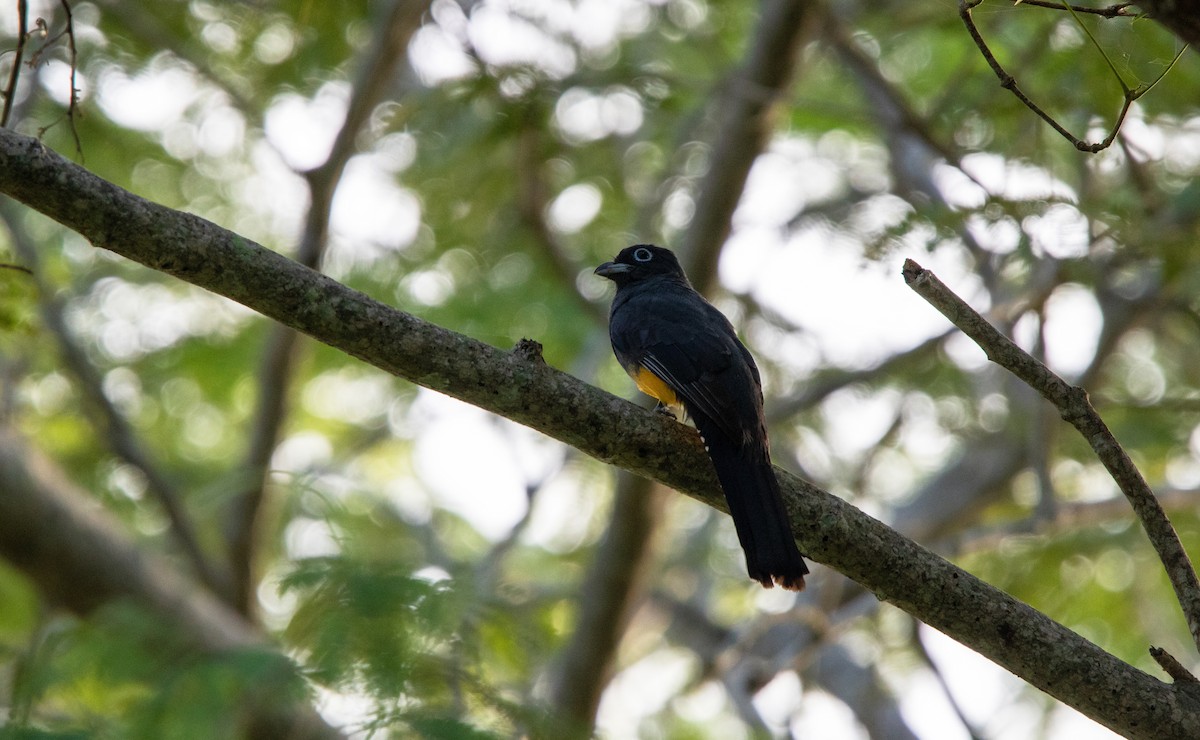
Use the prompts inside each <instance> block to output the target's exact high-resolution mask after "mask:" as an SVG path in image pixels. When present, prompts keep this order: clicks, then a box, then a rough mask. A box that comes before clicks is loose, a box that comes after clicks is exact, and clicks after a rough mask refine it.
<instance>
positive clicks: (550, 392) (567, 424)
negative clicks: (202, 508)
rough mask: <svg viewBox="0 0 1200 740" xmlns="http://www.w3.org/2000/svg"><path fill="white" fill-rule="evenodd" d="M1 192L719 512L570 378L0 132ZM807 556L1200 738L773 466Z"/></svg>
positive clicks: (697, 468)
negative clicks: (388, 303) (378, 298)
mask: <svg viewBox="0 0 1200 740" xmlns="http://www.w3.org/2000/svg"><path fill="white" fill-rule="evenodd" d="M0 193H5V194H7V195H9V196H11V197H13V198H16V199H17V200H20V201H22V202H24V203H26V204H27V205H29V206H31V207H33V208H35V209H36V210H39V211H41V212H42V213H44V214H45V215H47V216H49V217H50V218H53V219H54V220H56V221H58V222H59V223H61V224H63V225H65V226H67V227H68V228H71V229H74V230H75V231H78V232H79V233H80V234H82V235H83V236H84V237H85V238H87V239H89V240H90V241H91V242H92V243H93V244H94V245H96V246H97V247H101V248H104V249H109V250H112V251H114V252H116V253H118V254H121V255H123V256H125V257H127V258H129V259H131V260H134V261H136V262H139V263H141V264H143V265H146V266H147V267H150V268H152V269H155V270H159V271H162V272H165V273H167V274H170V275H174V276H175V277H178V278H179V279H181V280H186V281H188V282H191V283H193V284H195V285H198V286H200V287H204V288H206V289H208V290H212V291H214V292H216V293H219V294H221V295H224V296H226V297H228V298H231V299H233V300H235V301H237V302H239V303H242V304H243V305H245V306H248V307H249V308H251V309H253V310H256V311H259V312H260V313H263V314H264V315H266V316H269V317H271V318H273V319H276V320H278V321H280V322H283V323H286V324H287V325H289V326H291V327H292V328H295V329H297V330H299V331H302V332H305V333H307V334H309V335H310V336H312V337H314V338H315V339H317V340H319V341H322V342H325V343H326V344H329V345H330V346H332V347H336V348H338V349H341V350H342V351H344V352H346V353H348V354H350V355H352V356H354V357H357V358H359V359H362V360H364V361H366V362H368V363H370V364H372V365H374V366H376V367H378V368H380V369H382V370H385V371H387V372H390V373H393V374H395V375H398V376H400V377H403V378H406V379H408V380H411V381H413V382H415V383H418V384H420V385H422V386H425V387H427V388H430V389H432V390H436V391H439V392H442V393H445V394H447V395H450V396H453V397H455V398H458V399H460V400H463V401H466V402H467V403H471V404H473V405H476V406H479V407H480V408H483V409H486V410H489V411H491V412H493V413H496V414H500V415H502V416H505V417H507V418H509V419H512V420H513V421H516V422H518V423H521V424H525V425H526V426H529V427H531V428H533V429H536V430H538V431H540V432H542V433H544V434H546V435H548V436H551V437H554V438H555V439H558V440H559V441H561V442H564V443H565V444H568V445H571V446H573V447H576V448H578V449H579V450H580V451H582V452H585V453H587V454H588V455H591V456H592V457H595V458H596V459H598V460H600V461H602V462H607V463H611V464H613V465H616V466H619V467H622V468H625V469H627V470H630V471H632V472H634V473H637V474H638V475H642V476H646V477H649V478H653V479H655V480H658V481H660V482H662V483H663V484H665V485H667V486H670V487H671V488H674V489H676V490H677V491H680V492H682V493H685V494H687V495H690V496H692V497H694V498H696V499H698V500H700V501H702V502H704V503H706V504H708V505H710V506H713V507H715V508H718V509H721V510H725V504H724V500H723V496H722V495H721V491H720V487H719V485H718V483H717V481H716V478H715V475H714V474H713V472H712V466H711V465H710V464H708V462H707V457H706V456H705V453H704V449H703V446H702V445H701V443H700V440H699V438H698V437H697V436H696V434H695V433H694V431H692V430H691V429H689V428H687V427H685V426H684V425H681V424H678V423H676V422H673V421H670V420H668V419H665V418H662V417H661V416H660V415H658V414H654V413H651V412H649V411H646V410H645V409H641V408H639V407H637V406H635V405H633V404H631V403H629V402H628V401H624V400H622V399H619V398H616V397H615V396H612V395H610V394H608V393H605V392H604V391H601V390H600V389H598V388H594V387H592V386H590V385H587V384H586V383H583V382H581V381H579V380H577V379H575V378H573V377H571V376H569V375H567V374H565V373H563V372H560V371H558V370H555V369H553V368H550V367H547V366H545V365H542V364H541V363H537V362H530V361H529V360H528V359H526V358H524V357H522V356H519V355H516V354H514V353H511V352H506V351H503V350H500V349H497V348H495V347H491V346H488V345H486V344H483V343H482V342H479V341H477V340H474V339H471V338H470V337H466V336H463V335H460V334H457V333H455V332H453V331H450V330H448V329H444V328H442V327H439V326H436V325H434V324H430V323H429V322H426V321H423V320H421V319H419V318H417V317H415V316H412V315H410V314H406V313H404V312H402V311H398V310H396V309H393V308H390V307H388V306H386V305H384V304H382V303H380V302H378V301H375V300H373V299H371V298H369V297H367V296H365V295H363V294H361V293H359V292H357V291H354V290H352V289H350V288H348V287H346V286H344V285H341V284H339V283H337V282H336V281H334V280H333V279H332V278H329V277H328V276H325V275H322V274H320V273H317V272H314V271H312V270H310V269H308V268H306V267H304V266H302V265H299V264H297V263H295V262H293V261H291V260H289V259H287V258H286V257H283V256H282V255H280V254H277V253H275V252H272V251H270V250H268V249H265V248H263V247H262V246H260V245H258V244H255V243H253V242H251V241H250V240H248V239H246V238H244V237H241V236H239V235H237V234H235V233H232V232H230V231H227V230H225V229H222V228H220V227H218V226H216V225H215V224H212V223H211V222H208V221H205V220H204V219H202V218H199V217H197V216H194V215H191V214H187V213H181V212H178V211H173V210H171V209H169V208H166V207H164V206H160V205H157V204H155V203H151V202H149V201H147V200H145V199H143V198H140V197H137V196H135V195H133V194H131V193H129V192H127V191H125V190H122V189H121V188H119V187H117V186H116V185H114V184H112V183H110V182H107V181H105V180H103V179H101V178H99V177H97V176H95V175H93V174H91V173H90V172H88V171H87V170H85V169H83V168H82V167H79V166H76V165H74V164H72V163H71V162H68V161H67V160H65V159H63V158H62V157H61V156H59V155H58V154H56V153H55V152H52V151H50V150H48V149H47V148H46V147H45V146H43V145H42V144H41V143H40V142H38V141H37V140H35V139H32V138H29V137H25V136H21V135H19V134H16V133H14V132H11V131H7V130H2V129H0ZM776 472H777V474H778V476H779V482H780V487H781V489H782V490H783V493H784V498H785V501H786V505H787V509H788V514H789V519H790V521H791V522H792V523H793V526H794V529H795V531H797V532H799V533H800V534H801V536H800V537H799V541H800V544H801V545H802V548H803V550H804V552H806V553H808V554H809V555H810V556H811V558H812V559H813V560H815V561H817V562H821V563H826V564H828V565H829V566H830V567H833V568H835V569H836V570H838V571H840V572H842V573H844V574H845V575H846V576H848V577H849V578H851V579H853V580H855V581H857V582H859V583H860V584H862V585H863V586H865V587H866V588H868V589H870V590H871V591H872V592H873V593H874V594H875V595H876V596H877V597H878V598H880V599H883V600H886V601H889V602H891V603H892V604H895V605H896V606H898V607H900V608H901V609H903V610H905V611H907V612H909V613H910V614H912V615H913V616H915V617H917V618H918V619H921V620H922V621H924V622H925V623H926V624H929V625H930V626H932V627H934V628H935V629H938V630H940V631H942V632H943V633H945V634H947V635H949V636H951V637H952V638H954V639H956V640H958V641H959V642H962V643H963V644H965V645H967V646H969V647H971V648H972V649H974V650H976V651H977V652H979V653H981V654H982V655H985V656H987V657H988V658H990V659H991V660H993V661H995V662H996V663H998V664H999V665H1001V666H1004V667H1005V668H1007V669H1008V670H1010V671H1012V672H1013V673H1015V674H1017V675H1018V676H1021V677H1022V678H1023V679H1025V680H1026V681H1028V682H1030V683H1031V684H1032V685H1034V686H1036V687H1038V688H1040V689H1042V690H1043V691H1045V692H1047V693H1049V694H1050V695H1052V696H1054V697H1056V698H1058V699H1060V700H1061V701H1063V702H1065V703H1066V704H1068V705H1070V706H1073V707H1075V708H1077V709H1079V710H1080V711H1081V712H1083V713H1085V714H1087V715H1088V716H1089V717H1092V718H1094V719H1095V720H1096V721H1097V722H1100V723H1101V724H1104V725H1105V726H1107V727H1109V728H1111V729H1113V730H1114V731H1116V732H1119V733H1122V734H1125V735H1127V736H1129V737H1135V738H1143V737H1144V738H1156V739H1161V738H1192V737H1200V696H1195V695H1193V693H1192V692H1191V691H1190V690H1188V689H1184V688H1182V687H1181V686H1180V685H1175V684H1166V683H1164V682H1162V681H1159V680H1158V679H1156V678H1154V677H1152V676H1150V675H1148V674H1146V673H1144V672H1142V671H1140V670H1138V669H1137V668H1134V667H1133V666H1131V665H1129V664H1127V663H1124V662H1123V661H1121V660H1119V659H1117V658H1115V657H1114V656H1112V655H1110V654H1108V653H1106V652H1105V651H1104V650H1102V649H1101V648H1099V647H1098V646H1097V645H1095V644H1094V643H1092V642H1089V641H1088V640H1086V639H1084V638H1083V637H1081V636H1080V635H1079V634H1077V633H1075V632H1073V631H1071V630H1069V629H1067V628H1066V627H1064V626H1062V625H1060V624H1058V623H1056V622H1054V621H1053V620H1051V619H1050V618H1049V617H1047V616H1046V615H1044V614H1042V613H1040V612H1038V611H1037V610H1035V609H1033V608H1032V607H1030V606H1029V605H1027V604H1025V603H1023V602H1020V601H1018V600H1016V599H1014V598H1012V597H1011V596H1009V595H1008V594H1006V593H1004V592H1002V591H1000V590H998V589H996V588H993V587H991V586H989V585H988V584H986V583H984V582H982V581H980V580H979V579H978V578H975V577H974V576H972V575H971V574H969V573H967V572H965V571H963V570H961V569H959V568H958V567H956V566H954V565H953V564H951V563H949V562H947V561H945V560H944V559H942V558H940V557H938V556H936V555H934V554H933V553H931V552H929V551H928V550H926V549H925V548H923V547H921V546H919V545H917V544H916V543H913V542H911V541H910V540H908V539H906V538H904V537H903V536H901V535H899V534H898V533H896V532H895V531H893V530H892V529H890V528H888V527H887V526H885V525H883V524H882V523H880V522H879V521H877V520H876V519H873V518H872V517H870V516H868V515H866V514H864V513H863V512H861V511H859V510H858V509H856V508H854V507H853V506H851V505H850V504H848V503H846V502H845V501H842V500H841V499H839V498H837V497H835V496H833V495H831V494H829V493H827V492H825V491H822V490H820V489H819V488H816V487H815V486H813V485H811V484H809V483H807V482H806V481H803V480H800V479H798V478H796V477H795V476H792V475H790V474H788V473H786V472H784V471H781V470H778V469H777V470H776Z"/></svg>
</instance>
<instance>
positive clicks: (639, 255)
mask: <svg viewBox="0 0 1200 740" xmlns="http://www.w3.org/2000/svg"><path fill="white" fill-rule="evenodd" d="M633 258H634V259H635V260H637V261H638V262H649V261H650V260H652V259H654V254H653V253H652V252H651V251H650V250H649V249H646V248H645V247H638V248H637V249H635V250H633Z"/></svg>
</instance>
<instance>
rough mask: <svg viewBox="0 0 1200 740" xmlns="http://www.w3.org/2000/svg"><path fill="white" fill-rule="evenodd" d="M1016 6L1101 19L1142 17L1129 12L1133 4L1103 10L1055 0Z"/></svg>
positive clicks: (1029, 1)
mask: <svg viewBox="0 0 1200 740" xmlns="http://www.w3.org/2000/svg"><path fill="white" fill-rule="evenodd" d="M1013 4H1014V5H1032V6H1035V7H1038V8H1049V9H1050V10H1069V11H1071V12H1072V13H1083V14H1086V15H1098V16H1100V17H1101V18H1133V17H1136V16H1138V15H1140V12H1137V11H1135V12H1132V13H1131V12H1129V8H1130V7H1132V6H1133V3H1117V4H1116V5H1108V6H1105V7H1103V8H1091V7H1088V6H1086V5H1069V4H1067V3H1065V2H1056V1H1055V0H1016V2H1015V3H1013Z"/></svg>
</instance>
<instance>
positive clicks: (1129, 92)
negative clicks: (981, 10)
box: [958, 0, 1187, 154]
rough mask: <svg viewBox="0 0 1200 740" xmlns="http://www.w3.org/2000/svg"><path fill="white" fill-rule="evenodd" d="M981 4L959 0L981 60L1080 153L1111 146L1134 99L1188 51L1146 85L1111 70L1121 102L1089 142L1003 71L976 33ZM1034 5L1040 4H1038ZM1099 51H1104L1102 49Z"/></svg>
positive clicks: (977, 0) (1070, 8)
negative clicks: (1103, 131) (1102, 130)
mask: <svg viewBox="0 0 1200 740" xmlns="http://www.w3.org/2000/svg"><path fill="white" fill-rule="evenodd" d="M982 4H983V0H959V3H958V15H959V17H960V18H961V19H962V22H963V24H964V25H965V26H966V27H967V33H969V34H970V35H971V40H972V41H974V42H975V45H976V46H977V47H979V52H980V53H981V54H983V58H984V60H985V61H986V62H987V63H988V66H989V67H991V68H992V71H993V72H995V73H996V77H998V78H999V79H1000V86H1001V87H1003V88H1004V89H1006V90H1008V91H1009V92H1011V93H1012V94H1013V95H1015V96H1016V98H1017V100H1020V101H1021V103H1022V104H1023V105H1024V106H1025V107H1026V108H1028V109H1029V110H1031V111H1033V112H1034V113H1035V114H1037V116H1038V117H1039V118H1041V119H1042V120H1043V121H1045V122H1046V123H1048V124H1050V126H1051V127H1052V128H1053V129H1054V130H1055V131H1057V132H1058V133H1059V134H1061V135H1062V137H1063V138H1065V139H1066V140H1067V141H1069V142H1071V145H1072V146H1074V147H1075V148H1076V149H1078V150H1079V151H1081V152H1089V153H1092V154H1095V153H1096V152H1099V151H1102V150H1104V149H1107V148H1108V147H1109V146H1111V145H1112V143H1113V141H1114V140H1115V139H1116V138H1117V134H1118V133H1119V132H1120V130H1121V126H1122V124H1123V123H1124V122H1125V116H1126V115H1127V114H1128V113H1129V108H1130V106H1132V105H1133V103H1134V101H1136V100H1137V99H1138V98H1140V97H1141V96H1143V95H1145V94H1146V93H1148V92H1150V90H1151V89H1153V88H1154V86H1155V85H1157V84H1158V82H1159V81H1160V80H1162V78H1163V77H1165V76H1166V75H1167V73H1168V72H1170V71H1171V69H1172V68H1173V67H1174V66H1175V63H1176V62H1178V61H1179V58H1180V57H1181V56H1183V52H1184V51H1186V50H1187V47H1186V46H1185V47H1183V48H1181V49H1180V50H1179V53H1178V54H1176V55H1175V58H1174V59H1173V60H1171V63H1170V64H1169V65H1167V66H1166V68H1165V69H1164V70H1163V71H1162V73H1161V74H1159V76H1158V77H1157V78H1155V79H1154V81H1153V82H1150V83H1149V84H1145V85H1138V86H1137V87H1130V86H1129V85H1128V84H1126V82H1125V80H1124V78H1122V77H1121V75H1120V74H1118V73H1116V70H1115V69H1114V70H1113V73H1114V76H1115V77H1116V78H1117V82H1118V84H1120V85H1121V90H1122V93H1123V98H1124V99H1123V101H1122V104H1121V110H1120V111H1119V112H1118V113H1117V116H1116V120H1114V121H1113V125H1112V128H1111V129H1110V130H1109V132H1108V135H1107V136H1105V137H1104V139H1102V140H1101V141H1099V142H1095V143H1090V142H1088V141H1085V140H1083V139H1080V138H1079V137H1077V136H1075V135H1074V134H1072V133H1071V132H1070V131H1068V130H1067V129H1066V127H1064V126H1063V125H1062V124H1061V123H1059V122H1058V121H1057V120H1056V119H1055V118H1054V117H1053V116H1051V115H1050V114H1049V113H1047V112H1046V111H1045V110H1043V109H1042V108H1041V107H1040V106H1039V105H1038V104H1037V103H1035V102H1033V100H1032V99H1031V98H1030V97H1029V96H1028V95H1026V94H1025V92H1024V91H1023V90H1021V88H1020V86H1018V85H1017V80H1016V78H1014V77H1013V76H1012V75H1010V74H1009V73H1008V72H1006V71H1005V70H1004V67H1003V66H1001V65H1000V62H999V61H997V60H996V56H995V55H994V54H993V53H992V50H991V48H990V47H989V46H988V44H987V42H986V41H984V39H983V35H982V34H981V33H980V32H979V28H978V26H976V25H975V20H974V19H973V18H972V11H974V9H975V8H977V7H979V6H980V5H982ZM1031 4H1032V3H1031ZM1037 4H1038V5H1041V3H1037ZM1047 7H1048V4H1047ZM1057 7H1059V8H1062V9H1064V10H1067V11H1069V12H1071V13H1074V12H1076V10H1077V8H1075V6H1071V5H1064V4H1062V3H1060V4H1058V6H1057ZM1101 15H1104V14H1101ZM1118 15H1120V14H1118ZM1105 17H1114V16H1105ZM1084 32H1085V33H1087V35H1088V37H1089V38H1091V33H1090V32H1088V31H1087V29H1086V28H1084ZM1094 41H1095V40H1094V39H1093V42H1094ZM1101 53H1102V54H1103V51H1102V52H1101ZM1104 58H1105V59H1106V60H1108V57H1107V55H1104ZM1108 61H1109V66H1110V67H1112V62H1111V60H1108Z"/></svg>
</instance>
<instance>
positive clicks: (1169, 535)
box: [904, 260, 1200, 648]
mask: <svg viewBox="0 0 1200 740" xmlns="http://www.w3.org/2000/svg"><path fill="white" fill-rule="evenodd" d="M904 280H905V282H906V283H907V284H908V286H909V287H910V288H912V289H913V290H914V291H915V292H916V293H917V294H918V295H920V296H921V297H922V298H924V299H925V300H926V301H928V302H929V303H930V305H932V306H933V307H934V308H936V309H938V310H939V311H940V312H941V313H942V314H943V315H944V316H945V317H946V318H948V319H949V320H950V321H951V323H953V324H954V325H955V326H957V327H958V328H959V329H961V330H962V331H963V333H964V334H966V335H967V336H968V337H970V338H971V339H973V340H974V341H975V343H976V344H978V345H979V347H980V348H981V349H982V350H983V351H984V353H985V354H987V356H988V359H989V360H991V361H992V362H995V363H996V364H998V365H1000V366H1001V367H1003V368H1005V369H1007V370H1008V371H1010V372H1011V373H1013V374H1014V375H1016V376H1017V377H1018V378H1020V379H1021V380H1023V381H1024V382H1025V383H1027V384H1028V385H1029V386H1030V387H1031V388H1033V389H1034V390H1036V391H1037V392H1038V393H1040V394H1041V395H1042V396H1043V397H1044V398H1045V399H1046V400H1048V401H1050V402H1051V403H1052V404H1054V405H1055V406H1056V407H1057V408H1058V410H1059V413H1060V414H1061V415H1062V417H1063V419H1064V420H1066V421H1067V422H1068V423H1070V424H1071V425H1072V426H1073V427H1075V428H1076V429H1077V430H1079V433H1080V434H1082V435H1083V438H1084V439H1086V440H1087V441H1088V444H1089V445H1091V447H1092V449H1093V450H1094V451H1095V453H1096V456H1097V457H1099V458H1100V462H1101V463H1103V465H1104V467H1105V468H1106V469H1107V470H1108V472H1109V474H1110V475H1111V476H1112V477H1113V480H1114V481H1116V483H1117V486H1118V487H1120V489H1121V491H1122V493H1124V494H1125V496H1126V498H1128V499H1129V502H1130V504H1132V506H1133V510H1134V512H1135V513H1136V514H1137V516H1138V518H1139V519H1140V520H1141V522H1142V526H1143V527H1144V528H1145V530H1146V535H1147V536H1148V537H1149V538H1150V542H1151V544H1152V545H1153V546H1154V549H1155V551H1156V552H1157V553H1158V556H1159V559H1160V560H1162V563H1163V566H1164V568H1166V571H1167V576H1168V578H1170V580H1171V585H1172V586H1173V587H1174V589H1175V596H1176V598H1177V599H1178V600H1179V605H1180V607H1181V608H1182V609H1183V614H1184V617H1185V618H1186V619H1187V623H1188V629H1189V630H1190V631H1191V633H1192V639H1193V641H1194V642H1195V643H1196V645H1197V647H1198V648H1200V579H1197V577H1196V571H1195V569H1194V568H1193V567H1192V562H1191V559H1190V558H1189V557H1188V554H1187V552H1186V551H1185V550H1184V549H1183V544H1182V543H1181V542H1180V541H1179V535H1178V534H1177V533H1176V532H1175V528H1174V527H1173V526H1172V525H1171V521H1170V519H1169V518H1168V517H1167V514H1166V512H1165V511H1163V508H1162V506H1161V505H1160V504H1159V502H1158V499H1157V498H1155V496H1154V492H1153V491H1151V490H1150V486H1149V485H1147V483H1146V480H1145V479H1144V478H1143V477H1142V474H1141V472H1139V471H1138V469H1137V467H1136V466H1135V465H1134V464H1133V461H1132V460H1131V459H1130V458H1129V455H1128V453H1126V452H1125V450H1124V449H1123V448H1122V447H1121V445H1120V444H1119V443H1118V442H1117V440H1116V439H1115V438H1114V437H1113V435H1112V432H1110V431H1109V429H1108V426H1107V425H1106V424H1105V423H1104V420H1103V419H1101V418H1100V415H1099V414H1097V413H1096V410H1095V409H1094V408H1093V407H1092V404H1091V402H1090V401H1089V400H1088V396H1087V391H1085V390H1084V389H1083V388H1080V387H1076V386H1072V385H1070V384H1068V383H1067V382H1066V381H1064V380H1063V379H1062V378H1060V377H1059V376H1058V375H1056V374H1055V373H1053V372H1052V371H1051V370H1050V369H1049V368H1048V367H1046V366H1045V365H1044V364H1043V363H1041V362H1039V361H1037V360H1036V359H1034V358H1033V357H1032V356H1030V355H1029V353H1027V352H1025V351H1024V350H1023V349H1021V348H1020V347H1018V346H1017V345H1016V344H1015V343H1013V341H1012V340H1010V339H1009V338H1008V337H1005V336H1004V335H1003V334H1001V333H1000V332H998V331H997V330H996V329H995V328H994V327H993V326H992V325H991V324H989V323H988V322H987V320H986V319H984V318H983V317H982V316H980V315H979V314H978V313H977V312H976V311H975V310H974V309H972V308H971V307H970V306H969V305H967V303H966V302H965V301H963V300H962V299H961V298H959V297H958V296H957V295H955V294H954V293H953V292H951V290H950V289H949V288H947V287H946V286H945V285H944V284H943V283H942V282H941V281H940V280H938V279H937V276H935V275H934V274H933V273H932V272H930V271H928V270H926V269H924V268H922V267H921V266H920V265H918V264H917V263H916V262H914V261H912V260H906V261H905V263H904Z"/></svg>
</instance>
